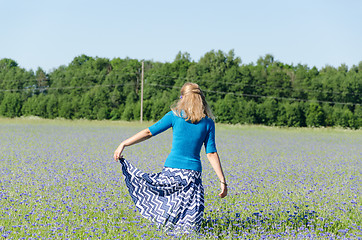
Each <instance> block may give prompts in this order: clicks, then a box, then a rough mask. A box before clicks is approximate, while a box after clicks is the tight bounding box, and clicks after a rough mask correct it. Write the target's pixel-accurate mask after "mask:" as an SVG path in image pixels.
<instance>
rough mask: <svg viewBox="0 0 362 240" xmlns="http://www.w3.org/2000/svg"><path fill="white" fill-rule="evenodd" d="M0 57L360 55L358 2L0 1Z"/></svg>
mask: <svg viewBox="0 0 362 240" xmlns="http://www.w3.org/2000/svg"><path fill="white" fill-rule="evenodd" d="M0 31H1V35H0V59H2V58H11V59H13V60H15V61H16V62H17V63H18V64H19V65H20V66H21V67H23V68H26V69H33V70H36V69H37V67H42V68H43V69H44V70H45V71H51V70H52V69H54V68H57V67H59V66H60V65H67V64H69V63H70V62H71V61H72V59H73V58H74V57H76V56H79V55H81V54H86V55H88V56H92V57H96V56H98V57H106V58H109V59H112V58H114V57H120V58H125V57H130V58H135V59H139V60H141V59H146V60H154V61H160V62H172V61H173V60H174V58H175V56H176V54H177V53H178V52H179V51H181V52H188V53H189V54H190V55H191V58H192V59H193V60H195V61H198V60H199V59H200V58H201V57H202V56H203V55H204V54H205V53H206V52H209V51H211V50H222V51H223V52H228V51H229V50H231V49H234V51H235V55H236V56H238V57H240V58H241V59H242V63H245V64H248V63H251V62H256V61H257V59H258V58H259V57H260V56H264V55H265V54H267V53H270V54H273V55H274V58H275V59H276V60H278V61H281V62H284V63H289V64H292V63H293V64H298V63H301V64H306V65H308V66H310V67H312V66H316V67H318V68H319V69H320V68H322V67H324V66H325V65H327V64H328V65H332V66H335V67H338V66H339V65H341V64H342V63H345V64H347V65H348V66H349V67H351V66H352V65H358V63H359V62H360V61H362V1H360V0H344V1H341V0H340V1H335V0H329V1H327V0H325V1H324V0H305V1H291V0H288V1H287V0H283V1H282V0H275V1H270V0H268V1H266V0H262V1H258V0H255V1H250V0H249V1H242V0H240V1H235V0H234V1H228V0H225V1H213V0H208V1H203V0H200V1H197V0H193V1H189V0H183V1H170V0H169V1H157V0H154V1H149V0H148V1H144V0H138V1H121V0H119V1H111V0H102V1H92V0H61V1H58V0H32V1H29V0H12V1H8V0H6V1H3V0H0Z"/></svg>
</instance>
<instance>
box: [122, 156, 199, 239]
mask: <svg viewBox="0 0 362 240" xmlns="http://www.w3.org/2000/svg"><path fill="white" fill-rule="evenodd" d="M120 162H121V164H122V172H123V175H124V178H125V182H126V185H127V188H128V190H129V193H130V195H131V198H132V200H133V202H134V203H135V204H136V207H137V209H138V210H139V212H140V214H141V215H142V216H143V217H145V218H147V219H149V220H151V221H153V222H155V223H156V224H157V225H158V226H159V227H161V228H162V229H163V230H165V231H167V232H172V233H175V234H178V233H191V232H194V231H198V230H199V229H200V226H201V222H202V217H203V213H204V188H203V186H202V182H201V172H198V171H194V170H188V169H178V168H168V167H164V168H163V169H162V172H160V173H153V174H148V173H144V172H142V171H140V170H139V169H137V168H136V167H134V166H133V165H132V164H131V163H129V162H128V161H127V160H125V159H121V160H120Z"/></svg>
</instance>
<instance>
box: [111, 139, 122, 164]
mask: <svg viewBox="0 0 362 240" xmlns="http://www.w3.org/2000/svg"><path fill="white" fill-rule="evenodd" d="M123 150H124V144H123V143H121V144H120V145H119V146H118V148H117V149H116V151H114V154H113V158H114V160H115V161H116V162H118V160H119V159H120V158H122V157H123V156H122V152H123Z"/></svg>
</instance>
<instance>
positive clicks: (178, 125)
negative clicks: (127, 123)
mask: <svg viewBox="0 0 362 240" xmlns="http://www.w3.org/2000/svg"><path fill="white" fill-rule="evenodd" d="M170 127H172V129H173V140H172V149H171V153H170V154H169V155H168V157H167V159H166V162H165V167H171V168H181V169H190V170H195V171H199V172H201V171H202V166H201V160H200V151H201V147H202V145H204V146H205V152H206V153H212V152H217V150H216V144H215V123H214V121H213V120H212V119H210V118H208V117H205V118H203V119H201V120H200V121H199V122H197V123H191V121H185V119H184V118H182V117H179V116H177V115H176V114H175V113H174V112H172V111H170V112H168V113H167V114H166V115H165V116H164V117H163V118H162V119H161V120H159V121H158V122H156V123H155V124H153V125H152V126H150V127H149V130H150V132H151V133H152V136H156V135H157V134H159V133H162V132H163V131H165V130H167V129H168V128H170Z"/></svg>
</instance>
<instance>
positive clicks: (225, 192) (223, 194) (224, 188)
mask: <svg viewBox="0 0 362 240" xmlns="http://www.w3.org/2000/svg"><path fill="white" fill-rule="evenodd" d="M220 188H221V192H220V193H219V197H221V198H224V197H226V195H228V187H227V185H226V184H225V183H220Z"/></svg>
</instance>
